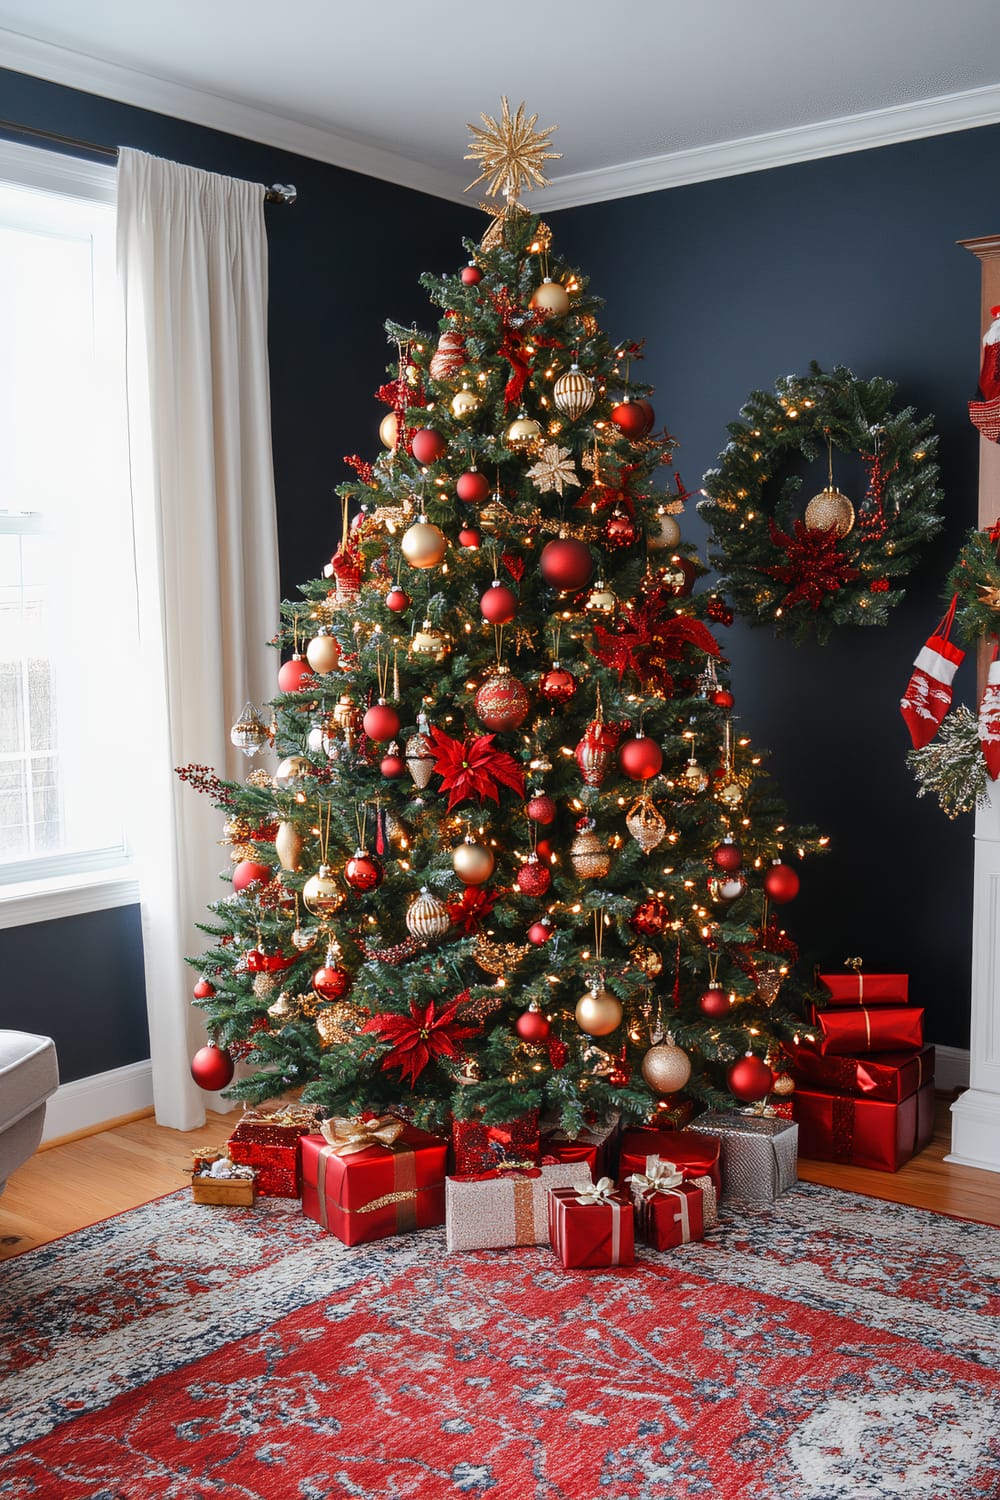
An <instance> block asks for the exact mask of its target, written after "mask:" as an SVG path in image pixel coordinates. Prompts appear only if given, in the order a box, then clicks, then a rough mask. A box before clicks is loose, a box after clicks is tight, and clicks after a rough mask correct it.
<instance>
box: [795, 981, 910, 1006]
mask: <svg viewBox="0 0 1000 1500" xmlns="http://www.w3.org/2000/svg"><path fill="white" fill-rule="evenodd" d="M816 977H817V979H818V980H819V982H820V984H821V985H822V986H823V988H824V989H825V990H826V1003H827V1005H828V1006H829V1007H830V1008H831V1009H833V1008H835V1007H836V1006H840V1005H905V1004H906V1003H907V1000H908V999H909V994H910V976H909V974H817V976H816Z"/></svg>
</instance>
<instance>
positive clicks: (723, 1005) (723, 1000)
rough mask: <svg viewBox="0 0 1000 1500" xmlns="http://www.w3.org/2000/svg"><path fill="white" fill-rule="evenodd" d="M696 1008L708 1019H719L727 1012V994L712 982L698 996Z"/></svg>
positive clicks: (726, 1014)
mask: <svg viewBox="0 0 1000 1500" xmlns="http://www.w3.org/2000/svg"><path fill="white" fill-rule="evenodd" d="M698 1009H699V1010H700V1011H701V1013H702V1015H703V1016H708V1017H709V1018H710V1020H713V1021H720V1020H721V1019H722V1017H723V1016H728V1014H729V996H728V995H727V994H726V991H725V990H720V988H719V986H718V985H717V984H713V985H712V986H711V987H710V988H709V989H707V990H702V992H701V994H700V995H699V996H698Z"/></svg>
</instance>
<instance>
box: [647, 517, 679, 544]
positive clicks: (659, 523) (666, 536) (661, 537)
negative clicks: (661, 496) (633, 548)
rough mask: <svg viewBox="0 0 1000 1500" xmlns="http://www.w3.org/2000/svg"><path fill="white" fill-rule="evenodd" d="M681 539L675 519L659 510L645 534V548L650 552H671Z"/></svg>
mask: <svg viewBox="0 0 1000 1500" xmlns="http://www.w3.org/2000/svg"><path fill="white" fill-rule="evenodd" d="M680 539H681V528H680V526H679V525H678V522H677V517H676V516H671V515H669V514H668V513H667V512H666V511H665V510H659V511H657V513H656V517H655V519H654V521H653V524H652V525H651V527H650V529H649V531H648V532H647V533H646V546H647V547H648V548H649V550H650V552H672V551H673V549H674V548H675V547H676V546H677V544H678V542H679V541H680Z"/></svg>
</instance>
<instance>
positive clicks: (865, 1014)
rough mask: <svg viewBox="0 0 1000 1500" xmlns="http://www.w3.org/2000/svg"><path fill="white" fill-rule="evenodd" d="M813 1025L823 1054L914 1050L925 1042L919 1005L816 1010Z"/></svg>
mask: <svg viewBox="0 0 1000 1500" xmlns="http://www.w3.org/2000/svg"><path fill="white" fill-rule="evenodd" d="M813 1025H814V1027H815V1029H816V1030H818V1031H819V1033H820V1035H819V1050H820V1052H821V1053H822V1054H823V1056H824V1057H854V1056H855V1055H856V1054H857V1053H859V1052H917V1051H919V1050H920V1048H921V1047H922V1046H923V1045H924V1013H923V1010H922V1009H921V1007H920V1006H918V1005H906V1006H902V1005H900V1006H893V1007H889V1006H886V1007H885V1009H883V1010H870V1009H869V1007H868V1006H867V1005H862V1006H860V1007H859V1008H858V1009H857V1010H817V1011H814V1012H813Z"/></svg>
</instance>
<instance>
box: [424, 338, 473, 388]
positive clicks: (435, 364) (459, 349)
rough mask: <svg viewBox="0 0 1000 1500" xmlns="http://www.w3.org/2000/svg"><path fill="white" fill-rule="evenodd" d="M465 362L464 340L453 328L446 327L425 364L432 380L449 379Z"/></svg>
mask: <svg viewBox="0 0 1000 1500" xmlns="http://www.w3.org/2000/svg"><path fill="white" fill-rule="evenodd" d="M464 364H465V340H464V338H463V337H462V335H461V334H460V333H456V332H455V331H454V329H450V328H446V329H445V331H444V333H442V335H441V337H440V338H439V339H438V346H437V348H436V349H435V350H434V353H433V354H432V355H431V357H430V363H429V364H428V366H427V369H428V372H429V374H430V377H431V379H432V380H450V379H451V377H452V376H453V375H457V374H458V372H459V370H460V369H461V368H462V366H463V365H464Z"/></svg>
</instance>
